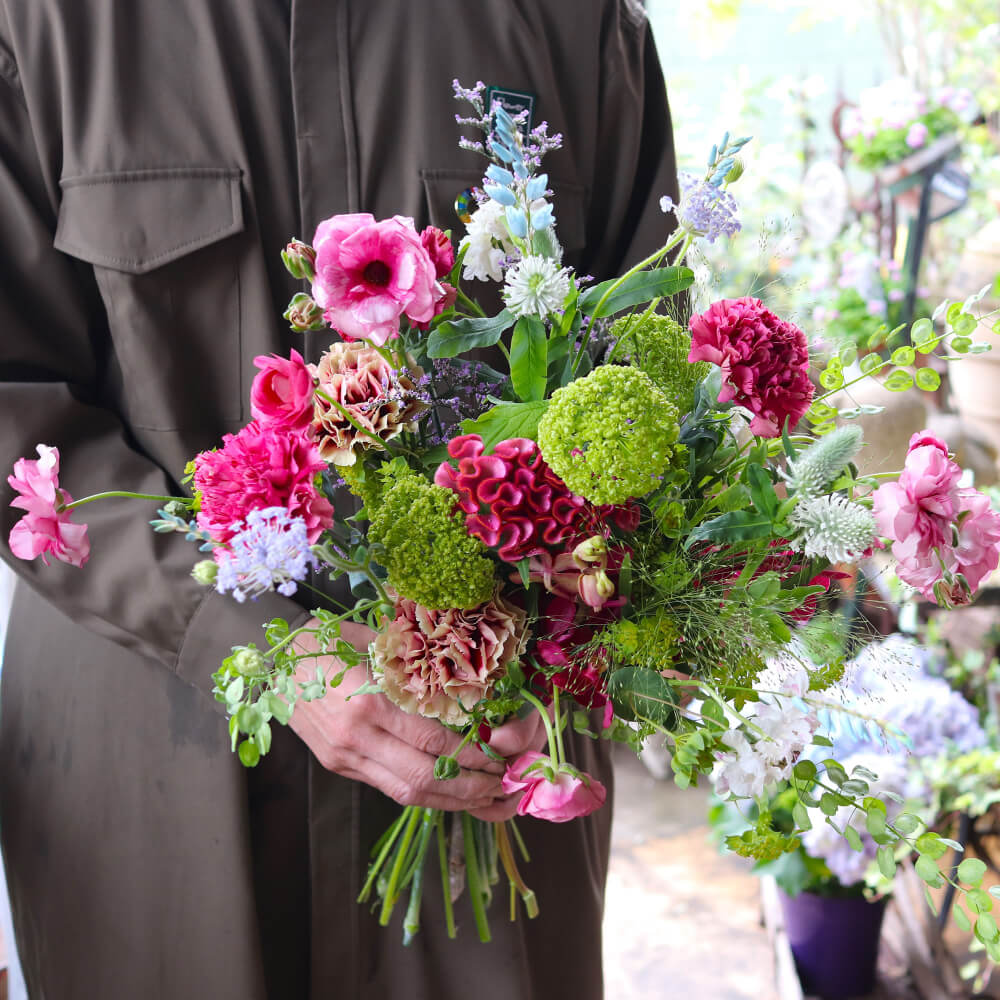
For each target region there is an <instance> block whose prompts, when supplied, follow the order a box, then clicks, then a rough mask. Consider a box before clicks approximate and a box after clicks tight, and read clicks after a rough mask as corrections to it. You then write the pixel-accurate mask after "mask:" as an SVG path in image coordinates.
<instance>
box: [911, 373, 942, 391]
mask: <svg viewBox="0 0 1000 1000" xmlns="http://www.w3.org/2000/svg"><path fill="white" fill-rule="evenodd" d="M913 381H914V382H916V384H917V388H918V389H923V390H924V392H933V391H934V390H935V389H938V388H940V386H941V376H940V375H938V373H937V372H936V371H934V369H933V368H918V369H917V370H916V372H915V373H914V375H913Z"/></svg>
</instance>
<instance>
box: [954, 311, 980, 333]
mask: <svg viewBox="0 0 1000 1000" xmlns="http://www.w3.org/2000/svg"><path fill="white" fill-rule="evenodd" d="M951 325H952V327H953V328H954V330H955V333H956V334H957V335H958V336H959V337H968V336H969V334H970V333H975V330H976V327H977V326H979V321H978V320H977V319H976V317H975V316H973V315H972V314H971V313H967V312H964V313H961V314H960V315H958V316H956V317H955V322H954V323H952V324H951Z"/></svg>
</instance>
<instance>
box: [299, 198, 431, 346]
mask: <svg viewBox="0 0 1000 1000" xmlns="http://www.w3.org/2000/svg"><path fill="white" fill-rule="evenodd" d="M313 246H314V248H315V250H316V265H315V267H316V275H315V277H314V279H313V283H312V294H313V298H314V299H315V300H316V302H317V304H318V305H319V306H320V307H321V308H322V309H323V316H324V318H325V319H326V321H327V322H328V323H329V324H330V326H332V327H333V328H334V329H335V330H337V331H339V332H340V334H341V336H342V337H343V338H344V339H345V340H369V341H371V342H372V343H373V344H375V345H376V346H381V345H382V344H384V343H385V342H386V341H387V340H388V339H389V338H390V337H395V336H397V335H398V333H399V318H400V316H403V315H405V316H406V317H407V318H408V319H410V320H411V321H413V322H416V323H426V322H427V321H428V320H430V319H431V318H432V317H433V316H434V307H435V304H436V303H437V302H438V300H439V299H440V298H441V295H442V290H441V287H440V285H438V282H437V270H436V267H435V261H434V260H433V259H432V258H431V256H430V254H429V253H428V252H427V250H426V249H425V248H424V246H423V244H422V243H421V239H420V235H419V234H418V233H417V231H416V229H414V227H413V220H412V219H408V218H404V217H403V216H400V215H397V216H394V217H393V218H391V219H386V220H385V221H383V222H376V221H375V217H374V216H373V215H369V214H368V213H360V214H357V215H335V216H334V217H333V218H331V219H327V220H325V221H324V222H321V223H320V224H319V227H318V228H317V230H316V236H315V238H314V239H313Z"/></svg>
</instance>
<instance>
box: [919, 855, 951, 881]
mask: <svg viewBox="0 0 1000 1000" xmlns="http://www.w3.org/2000/svg"><path fill="white" fill-rule="evenodd" d="M914 868H916V871H917V874H918V875H919V876H920V878H921V879H922V880H923V881H924V882H926V883H927V884H928V885H929V886H930V887H931V888H932V889H938V888H940V887H941V886H942V885H944V879H942V878H941V872H940V871H938V866H937V862H936V861H934V860H933V859H931V858H929V857H927V855H926V854H921V855H920V857H919V858H917V863H916V864H915V865H914Z"/></svg>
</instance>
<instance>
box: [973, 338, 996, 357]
mask: <svg viewBox="0 0 1000 1000" xmlns="http://www.w3.org/2000/svg"><path fill="white" fill-rule="evenodd" d="M992 350H993V345H992V344H987V343H984V342H982V341H979V342H977V343H975V344H970V345H969V353H970V354H989V353H990V351H992Z"/></svg>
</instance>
